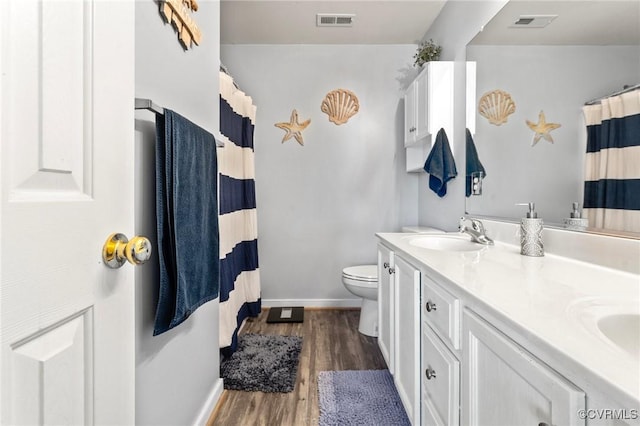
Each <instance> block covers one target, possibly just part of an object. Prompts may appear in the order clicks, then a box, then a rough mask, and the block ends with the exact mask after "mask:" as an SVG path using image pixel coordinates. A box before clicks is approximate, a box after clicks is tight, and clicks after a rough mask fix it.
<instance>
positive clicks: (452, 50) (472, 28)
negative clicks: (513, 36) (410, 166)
mask: <svg viewBox="0 0 640 426" xmlns="http://www.w3.org/2000/svg"><path fill="white" fill-rule="evenodd" d="M505 3H506V1H505V0H499V1H448V2H447V3H446V4H445V5H444V7H443V8H442V11H441V12H440V15H438V18H437V19H436V20H435V22H434V23H433V25H432V26H431V28H429V31H427V33H426V34H425V37H424V39H426V40H428V39H433V41H435V42H436V43H437V44H439V45H441V46H442V55H441V57H440V59H441V60H443V61H455V66H454V70H455V71H454V133H453V135H447V136H448V138H449V143H450V144H451V145H452V147H451V148H452V150H453V152H454V158H455V161H456V166H457V169H458V176H457V177H456V178H455V179H453V180H451V181H449V184H448V185H447V195H445V197H443V198H439V197H438V196H437V195H436V194H434V193H433V191H431V190H430V189H429V180H428V177H429V176H428V175H427V174H424V173H423V174H421V175H420V187H419V190H418V196H419V205H418V210H419V211H418V215H419V223H420V225H425V226H435V227H438V228H441V229H444V230H446V231H453V230H456V229H457V226H458V218H459V217H460V216H461V215H462V214H464V203H465V195H464V186H465V185H464V173H465V158H466V157H465V139H464V129H465V121H466V109H465V108H466V107H465V105H466V102H465V95H466V71H465V61H466V53H465V50H466V45H467V43H468V42H469V41H470V40H471V39H472V38H473V37H474V36H475V35H476V34H477V33H478V31H480V29H481V28H482V26H483V25H485V24H486V23H487V22H489V20H490V19H491V18H492V17H493V16H494V15H495V14H496V13H497V12H498V11H499V10H500V9H501V8H502V6H504V4H505Z"/></svg>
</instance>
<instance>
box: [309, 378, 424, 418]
mask: <svg viewBox="0 0 640 426" xmlns="http://www.w3.org/2000/svg"><path fill="white" fill-rule="evenodd" d="M318 394H319V398H320V422H319V425H320V426H338V425H340V426H347V425H348V426H355V425H402V426H405V425H406V426H410V425H411V423H409V418H408V417H407V413H406V412H405V411H404V407H403V406H402V401H400V396H399V395H398V391H397V390H396V387H395V386H394V384H393V377H392V376H391V374H390V373H389V370H362V371H353V370H348V371H321V372H320V373H319V374H318Z"/></svg>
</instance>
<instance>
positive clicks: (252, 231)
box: [218, 72, 261, 357]
mask: <svg viewBox="0 0 640 426" xmlns="http://www.w3.org/2000/svg"><path fill="white" fill-rule="evenodd" d="M255 118H256V107H255V105H253V103H252V100H251V98H250V97H249V96H247V95H245V94H244V93H243V92H242V91H240V90H238V89H237V88H236V87H235V85H234V83H233V79H232V78H231V77H230V76H229V75H227V74H225V73H223V72H220V133H222V139H223V141H224V147H223V148H218V168H219V171H220V184H219V187H220V208H219V210H220V213H219V228H220V349H221V352H222V355H223V356H225V357H227V356H230V355H231V354H232V353H233V352H234V351H235V350H236V347H237V344H238V329H239V328H240V325H241V324H242V321H244V319H245V318H247V317H249V316H254V317H255V316H258V314H259V313H260V309H261V298H260V270H259V268H258V226H257V217H256V193H255V173H254V172H255V168H254V152H253V129H254V123H255Z"/></svg>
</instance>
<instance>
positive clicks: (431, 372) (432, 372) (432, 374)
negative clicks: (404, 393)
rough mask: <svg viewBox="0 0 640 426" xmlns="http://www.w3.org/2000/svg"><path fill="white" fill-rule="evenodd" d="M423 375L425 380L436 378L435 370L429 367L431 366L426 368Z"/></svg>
mask: <svg viewBox="0 0 640 426" xmlns="http://www.w3.org/2000/svg"><path fill="white" fill-rule="evenodd" d="M424 375H425V376H427V380H431V379H435V378H436V372H435V370H433V369H431V368H427V369H426V370H425V372H424Z"/></svg>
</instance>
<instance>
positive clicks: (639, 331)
mask: <svg viewBox="0 0 640 426" xmlns="http://www.w3.org/2000/svg"><path fill="white" fill-rule="evenodd" d="M598 328H599V329H600V331H601V332H602V334H604V335H605V336H606V337H607V339H609V340H611V342H613V343H614V344H615V345H616V346H618V347H619V348H621V349H623V350H624V351H626V352H629V353H630V354H632V355H635V356H638V355H640V315H638V314H614V315H608V316H605V317H602V318H600V320H598Z"/></svg>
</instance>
